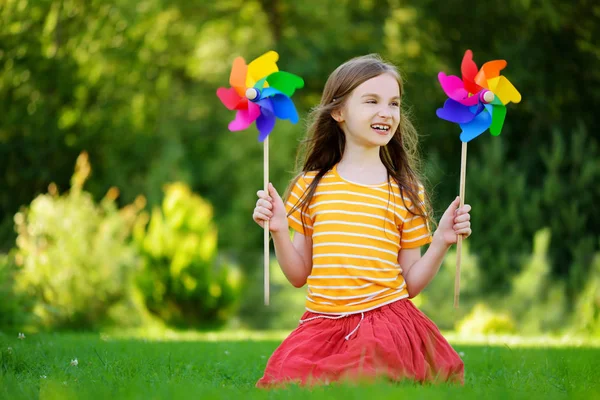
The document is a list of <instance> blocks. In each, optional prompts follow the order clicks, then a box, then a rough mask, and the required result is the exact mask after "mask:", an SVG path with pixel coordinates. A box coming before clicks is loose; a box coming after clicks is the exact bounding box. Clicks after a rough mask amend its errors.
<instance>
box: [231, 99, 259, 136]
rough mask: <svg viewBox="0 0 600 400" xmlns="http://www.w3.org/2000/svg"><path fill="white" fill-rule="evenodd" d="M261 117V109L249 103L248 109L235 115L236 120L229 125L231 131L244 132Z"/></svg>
mask: <svg viewBox="0 0 600 400" xmlns="http://www.w3.org/2000/svg"><path fill="white" fill-rule="evenodd" d="M260 115H261V110H260V107H259V106H258V105H256V104H254V103H252V102H250V101H249V102H248V108H247V109H245V110H239V111H238V112H237V113H236V114H235V119H234V120H233V121H231V122H230V123H229V130H230V131H243V130H244V129H246V128H248V127H249V126H250V125H251V124H252V123H253V122H254V121H256V120H257V119H258V118H259V117H260Z"/></svg>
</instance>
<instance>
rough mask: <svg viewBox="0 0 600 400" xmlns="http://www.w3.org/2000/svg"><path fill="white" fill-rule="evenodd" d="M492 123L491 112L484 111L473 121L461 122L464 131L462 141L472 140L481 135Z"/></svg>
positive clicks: (461, 135) (461, 136)
mask: <svg viewBox="0 0 600 400" xmlns="http://www.w3.org/2000/svg"><path fill="white" fill-rule="evenodd" d="M491 123H492V116H491V115H490V113H489V112H487V110H486V111H482V112H480V113H479V114H477V116H476V117H475V118H474V119H473V121H471V122H469V123H467V124H460V128H461V129H462V133H461V134H460V140H461V141H462V142H470V141H471V140H473V139H475V138H476V137H477V136H479V135H481V134H482V133H483V132H485V130H486V129H487V128H489V127H490V124H491Z"/></svg>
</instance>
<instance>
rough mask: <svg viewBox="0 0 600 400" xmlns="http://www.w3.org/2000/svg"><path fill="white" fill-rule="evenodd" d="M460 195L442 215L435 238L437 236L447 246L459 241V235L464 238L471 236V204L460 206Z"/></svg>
mask: <svg viewBox="0 0 600 400" xmlns="http://www.w3.org/2000/svg"><path fill="white" fill-rule="evenodd" d="M459 206H460V197H458V196H457V197H456V199H454V201H453V202H452V203H451V204H450V206H449V207H448V209H446V211H445V212H444V215H442V218H441V219H440V223H439V225H438V228H437V230H436V231H435V234H434V235H433V237H434V239H436V237H437V238H438V240H441V241H442V242H443V243H444V244H445V245H446V246H450V245H452V244H454V243H456V242H457V238H458V235H462V238H463V239H466V238H468V237H469V236H471V215H470V214H469V211H471V206H470V205H468V204H465V205H464V206H462V207H460V208H459Z"/></svg>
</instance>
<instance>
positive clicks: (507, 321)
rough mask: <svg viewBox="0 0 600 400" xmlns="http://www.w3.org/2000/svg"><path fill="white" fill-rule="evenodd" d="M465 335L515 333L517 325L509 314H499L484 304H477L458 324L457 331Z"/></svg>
mask: <svg viewBox="0 0 600 400" xmlns="http://www.w3.org/2000/svg"><path fill="white" fill-rule="evenodd" d="M456 330H457V331H458V332H459V333H461V334H463V335H473V334H484V335H486V334H490V333H513V334H514V333H515V331H516V330H515V323H514V321H513V319H512V318H511V316H510V315H509V314H507V313H497V312H494V311H492V310H490V309H489V308H488V307H487V306H485V305H484V304H481V303H479V304H477V305H476V306H475V307H473V309H472V310H471V312H470V313H469V315H468V316H467V317H466V318H464V319H463V320H462V321H460V322H459V323H458V326H457V329H456Z"/></svg>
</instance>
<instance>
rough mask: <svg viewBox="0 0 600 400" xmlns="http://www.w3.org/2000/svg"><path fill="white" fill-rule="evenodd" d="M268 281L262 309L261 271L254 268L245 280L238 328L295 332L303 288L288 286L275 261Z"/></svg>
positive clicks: (272, 263) (304, 297)
mask: <svg viewBox="0 0 600 400" xmlns="http://www.w3.org/2000/svg"><path fill="white" fill-rule="evenodd" d="M269 278H270V282H269V305H264V284H263V280H264V271H263V268H256V269H255V270H254V273H253V274H252V275H251V276H250V277H249V278H248V284H247V285H246V288H245V291H244V294H243V298H244V299H245V301H244V302H243V303H242V305H241V307H240V317H241V322H242V324H243V325H245V326H247V327H250V328H252V329H267V328H268V329H286V330H291V329H295V328H296V327H297V326H298V321H299V320H300V318H301V317H302V314H304V311H305V309H304V306H305V302H306V287H302V288H295V287H294V286H292V284H291V283H290V282H289V281H288V280H287V278H286V277H285V275H284V274H283V272H282V271H281V267H280V266H279V263H278V262H277V259H276V258H275V257H273V258H272V259H271V263H270V271H269Z"/></svg>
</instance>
